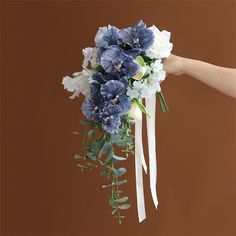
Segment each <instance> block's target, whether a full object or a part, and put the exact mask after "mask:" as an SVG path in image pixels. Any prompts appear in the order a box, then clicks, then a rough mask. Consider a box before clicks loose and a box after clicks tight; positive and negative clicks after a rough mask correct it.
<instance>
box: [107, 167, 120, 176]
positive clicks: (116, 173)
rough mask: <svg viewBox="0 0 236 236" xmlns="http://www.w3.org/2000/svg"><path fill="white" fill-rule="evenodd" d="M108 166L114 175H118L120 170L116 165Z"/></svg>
mask: <svg viewBox="0 0 236 236" xmlns="http://www.w3.org/2000/svg"><path fill="white" fill-rule="evenodd" d="M106 167H107V168H109V169H110V170H111V171H112V173H113V174H114V176H118V174H119V172H118V171H117V169H115V168H114V167H111V166H106Z"/></svg>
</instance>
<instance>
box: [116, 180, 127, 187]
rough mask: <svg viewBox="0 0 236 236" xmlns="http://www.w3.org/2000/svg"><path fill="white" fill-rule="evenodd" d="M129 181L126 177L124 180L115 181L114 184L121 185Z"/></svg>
mask: <svg viewBox="0 0 236 236" xmlns="http://www.w3.org/2000/svg"><path fill="white" fill-rule="evenodd" d="M127 182H128V180H127V179H124V180H121V181H118V182H115V183H113V186H120V185H123V184H126V183H127Z"/></svg>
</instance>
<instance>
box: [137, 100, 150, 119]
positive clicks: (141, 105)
mask: <svg viewBox="0 0 236 236" xmlns="http://www.w3.org/2000/svg"><path fill="white" fill-rule="evenodd" d="M133 102H134V103H135V104H136V105H137V106H138V108H139V109H140V110H141V111H142V112H143V113H144V114H145V115H147V116H148V117H150V115H149V113H148V111H147V109H146V107H145V106H144V105H143V104H142V103H141V102H139V100H138V99H136V98H134V99H133Z"/></svg>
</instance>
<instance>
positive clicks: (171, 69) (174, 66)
mask: <svg viewBox="0 0 236 236" xmlns="http://www.w3.org/2000/svg"><path fill="white" fill-rule="evenodd" d="M183 60H184V58H183V57H179V56H176V55H173V54H171V55H170V56H169V57H168V58H166V59H165V60H164V61H163V65H164V70H165V71H166V73H167V74H173V75H182V74H183V70H182V68H183V67H182V64H183Z"/></svg>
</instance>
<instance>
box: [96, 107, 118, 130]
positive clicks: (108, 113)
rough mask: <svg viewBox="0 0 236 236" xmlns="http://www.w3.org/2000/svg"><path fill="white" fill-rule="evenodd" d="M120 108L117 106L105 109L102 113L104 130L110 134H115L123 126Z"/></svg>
mask: <svg viewBox="0 0 236 236" xmlns="http://www.w3.org/2000/svg"><path fill="white" fill-rule="evenodd" d="M120 115H121V113H120V108H119V107H118V106H116V105H110V106H107V107H105V108H104V109H103V110H102V112H101V113H100V119H101V123H102V127H103V129H104V130H105V131H106V132H108V133H114V132H115V131H116V130H118V129H119V127H120V125H121V121H120Z"/></svg>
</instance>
